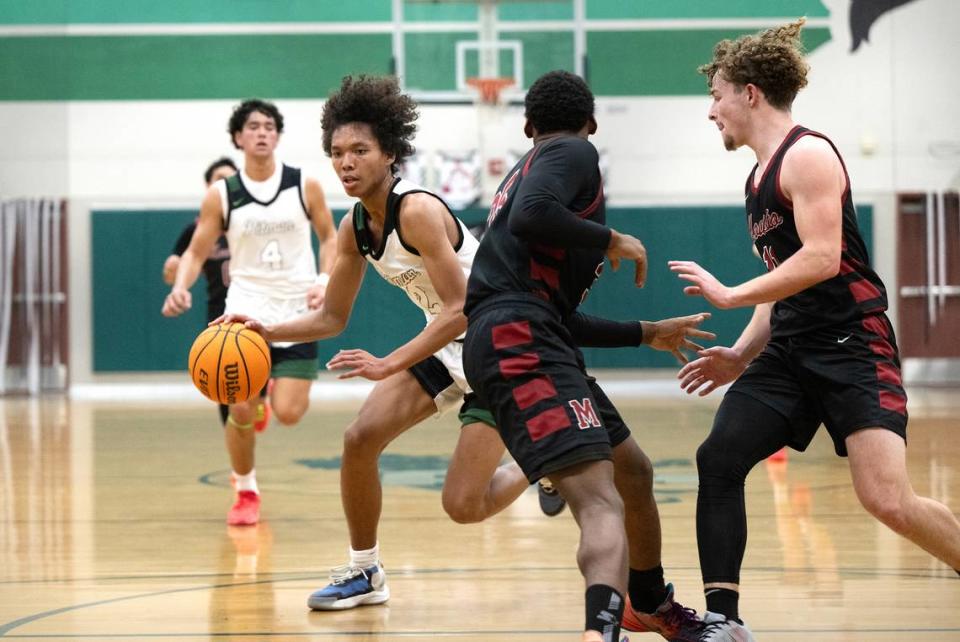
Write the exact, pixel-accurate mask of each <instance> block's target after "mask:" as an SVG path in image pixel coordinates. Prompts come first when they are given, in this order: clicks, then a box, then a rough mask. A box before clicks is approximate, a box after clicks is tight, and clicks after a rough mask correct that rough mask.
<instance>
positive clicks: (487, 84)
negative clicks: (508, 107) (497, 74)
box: [467, 78, 514, 105]
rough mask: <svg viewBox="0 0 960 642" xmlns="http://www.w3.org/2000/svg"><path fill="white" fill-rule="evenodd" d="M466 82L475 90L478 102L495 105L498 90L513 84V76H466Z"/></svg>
mask: <svg viewBox="0 0 960 642" xmlns="http://www.w3.org/2000/svg"><path fill="white" fill-rule="evenodd" d="M467 84H468V85H470V86H471V87H473V88H474V89H476V90H477V94H478V95H479V97H480V102H482V103H486V104H488V105H496V104H497V103H499V102H500V92H501V91H503V90H504V89H506V88H507V87H510V86H512V85H513V84H514V80H513V78H467Z"/></svg>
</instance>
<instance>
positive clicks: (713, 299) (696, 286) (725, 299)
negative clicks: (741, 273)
mask: <svg viewBox="0 0 960 642" xmlns="http://www.w3.org/2000/svg"><path fill="white" fill-rule="evenodd" d="M667 265H668V266H669V267H670V271H671V272H674V273H675V274H676V275H677V276H678V277H680V278H681V279H683V280H684V281H689V282H690V285H688V286H686V287H685V288H683V293H684V294H686V295H688V296H702V297H703V298H704V299H706V300H707V302H708V303H710V304H711V305H713V306H714V307H717V308H720V309H721V310H723V309H726V308H733V307H736V305H735V302H734V300H733V292H732V290H731V288H728V287H727V286H725V285H724V284H723V283H720V281H718V280H717V278H716V277H715V276H713V275H712V274H710V273H709V272H707V271H706V270H704V269H703V268H702V267H700V265H699V264H697V263H696V262H694V261H668V262H667Z"/></svg>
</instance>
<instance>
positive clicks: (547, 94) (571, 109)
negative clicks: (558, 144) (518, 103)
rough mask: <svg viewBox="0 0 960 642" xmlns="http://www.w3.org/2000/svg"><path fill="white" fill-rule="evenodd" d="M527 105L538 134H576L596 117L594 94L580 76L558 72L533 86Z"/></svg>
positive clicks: (538, 80)
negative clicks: (569, 132) (570, 132)
mask: <svg viewBox="0 0 960 642" xmlns="http://www.w3.org/2000/svg"><path fill="white" fill-rule="evenodd" d="M523 105H524V108H525V109H524V116H526V118H527V120H529V121H530V124H531V125H533V127H534V128H535V129H536V130H537V133H539V134H550V133H553V132H563V131H572V132H575V131H580V129H581V128H582V127H583V126H584V125H585V124H587V121H588V120H590V118H591V117H592V116H593V107H594V101H593V92H591V91H590V87H588V86H587V83H586V82H585V81H584V80H583V78H581V77H580V76H577V75H576V74H572V73H570V72H569V71H563V70H559V69H558V70H556V71H549V72H547V73H545V74H544V75H542V76H540V77H539V78H537V80H535V81H534V83H533V84H532V85H530V89H528V90H527V96H526V98H525V99H524V101H523Z"/></svg>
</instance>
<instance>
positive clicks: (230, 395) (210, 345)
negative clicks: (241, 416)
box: [189, 323, 270, 405]
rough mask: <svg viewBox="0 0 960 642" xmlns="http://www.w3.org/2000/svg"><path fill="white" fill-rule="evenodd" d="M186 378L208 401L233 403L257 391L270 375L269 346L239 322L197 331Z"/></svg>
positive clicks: (258, 391) (251, 395) (255, 394)
mask: <svg viewBox="0 0 960 642" xmlns="http://www.w3.org/2000/svg"><path fill="white" fill-rule="evenodd" d="M189 367H190V378H191V379H193V385H195V386H196V387H197V389H198V390H199V391H200V392H202V393H203V395H204V396H205V397H206V398H207V399H210V400H211V401H216V402H217V403H222V404H227V405H229V404H233V403H239V402H241V401H246V400H247V399H249V398H250V397H255V396H257V395H258V394H260V391H261V390H262V389H263V387H264V386H265V385H266V384H267V379H269V378H270V348H269V347H268V346H267V342H266V341H264V340H263V337H261V336H260V335H259V334H258V333H256V332H254V331H253V330H250V329H248V328H246V327H244V325H243V324H242V323H229V324H227V323H221V324H220V325H215V326H210V327H208V328H207V329H206V330H204V331H203V332H201V333H200V336H198V337H197V340H196V341H194V342H193V347H191V348H190V360H189Z"/></svg>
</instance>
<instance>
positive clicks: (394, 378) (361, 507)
mask: <svg viewBox="0 0 960 642" xmlns="http://www.w3.org/2000/svg"><path fill="white" fill-rule="evenodd" d="M436 411H437V408H436V404H435V402H434V399H433V396H431V395H430V394H429V393H427V392H426V390H424V388H423V387H422V386H421V384H420V382H419V381H418V380H417V378H416V377H414V375H413V374H411V372H410V371H409V370H404V371H403V372H398V373H396V374H394V375H391V376H390V377H387V378H386V379H384V380H383V381H380V382H378V383H377V385H376V386H374V388H373V390H372V391H371V392H370V395H369V396H368V397H367V399H366V401H365V402H364V403H363V406H361V408H360V412H359V413H358V415H357V418H356V419H355V420H354V421H353V422H352V423H351V424H350V425H349V426H348V427H347V430H346V432H345V433H344V437H343V457H342V460H341V465H340V498H341V501H342V503H343V511H344V515H345V516H346V519H347V527H348V529H349V532H350V561H349V562H348V563H347V564H345V565H344V566H340V567H336V568H334V569H333V572H332V574H331V583H330V584H328V585H327V586H326V587H324V588H322V589H320V590H318V591H315V592H314V593H312V594H311V595H310V597H309V599H308V600H307V604H308V606H309V607H310V608H311V609H315V610H341V609H349V608H353V607H355V606H360V605H363V604H382V603H383V602H386V601H387V600H388V599H389V598H390V590H389V588H388V587H387V584H386V575H385V573H384V571H383V566H382V564H381V562H380V552H379V545H378V543H377V528H378V525H379V522H380V512H381V509H382V505H383V490H382V487H381V485H380V468H379V459H380V453H381V452H383V449H384V448H385V447H386V446H387V444H389V443H390V442H391V441H393V440H394V439H395V438H396V437H397V436H399V435H400V434H402V433H403V432H405V431H406V430H407V429H409V428H411V427H412V426H414V425H416V424H418V423H420V422H421V421H423V420H424V419H426V418H427V417H429V416H431V415H432V414H434V413H436Z"/></svg>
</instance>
